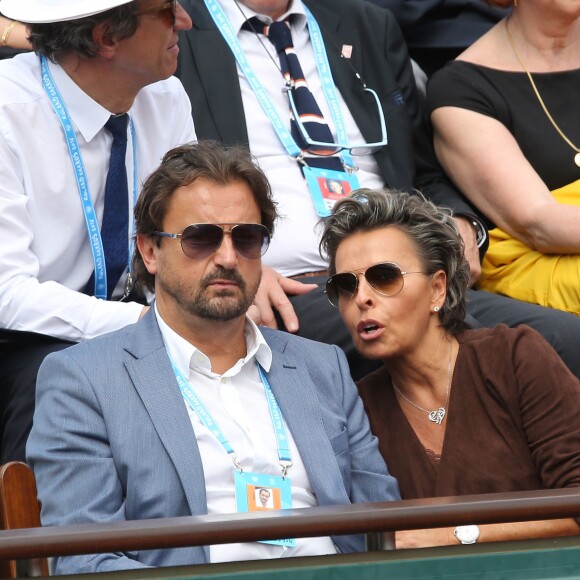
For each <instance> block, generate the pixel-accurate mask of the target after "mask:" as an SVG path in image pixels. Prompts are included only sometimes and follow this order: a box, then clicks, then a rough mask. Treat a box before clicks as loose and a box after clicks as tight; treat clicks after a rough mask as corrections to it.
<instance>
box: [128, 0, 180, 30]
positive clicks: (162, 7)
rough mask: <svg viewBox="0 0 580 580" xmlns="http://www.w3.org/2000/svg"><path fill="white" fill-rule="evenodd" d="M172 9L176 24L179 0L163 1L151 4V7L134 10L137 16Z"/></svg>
mask: <svg viewBox="0 0 580 580" xmlns="http://www.w3.org/2000/svg"><path fill="white" fill-rule="evenodd" d="M169 11H171V17H172V18H173V23H174V24H175V17H176V15H177V0H170V1H169V2H163V4H159V5H158V6H150V7H149V8H144V9H143V10H137V11H136V12H133V14H134V15H135V16H142V15H143V14H155V13H156V12H169Z"/></svg>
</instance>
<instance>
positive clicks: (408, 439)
mask: <svg viewBox="0 0 580 580" xmlns="http://www.w3.org/2000/svg"><path fill="white" fill-rule="evenodd" d="M324 228H325V229H324V234H323V237H322V242H321V247H322V249H323V250H324V252H325V253H326V254H327V255H328V258H329V262H330V272H331V274H333V275H332V276H331V277H330V278H329V279H328V282H327V284H326V291H327V294H328V298H329V300H330V301H331V303H332V304H334V305H335V306H337V307H338V308H339V310H340V313H341V315H342V318H343V320H344V322H345V323H346V325H347V327H348V329H349V331H350V333H351V334H352V337H353V340H354V342H355V345H356V346H357V348H358V350H359V351H360V352H361V353H362V354H364V355H366V356H368V357H369V358H373V359H381V360H383V361H384V366H383V367H382V368H380V369H379V370H377V371H375V372H374V373H373V374H371V375H368V376H367V377H365V378H364V379H363V380H362V381H360V382H359V390H360V394H361V397H362V399H363V401H364V403H365V407H366V410H367V413H368V415H369V419H370V422H371V427H372V429H373V432H374V433H375V435H377V437H378V438H379V442H380V449H381V452H382V454H383V456H384V458H385V460H386V461H387V463H388V465H389V468H390V470H391V471H392V473H393V475H395V476H396V477H397V479H398V481H399V486H400V490H401V496H402V497H403V498H406V499H411V498H420V497H435V496H451V495H465V494H481V493H491V492H506V491H519V490H534V489H549V488H561V487H572V486H580V421H579V417H580V382H579V381H578V379H577V378H576V377H574V376H573V375H572V374H571V373H570V371H569V370H568V369H567V368H566V366H565V365H564V364H563V363H562V361H561V360H560V359H559V357H558V355H557V354H556V353H555V351H554V350H553V349H552V348H551V347H550V345H548V343H547V342H545V341H544V339H543V338H542V337H541V336H540V335H539V334H537V333H536V332H535V331H534V330H532V329H530V328H529V327H526V326H521V327H518V328H515V329H510V328H507V327H506V326H498V327H496V328H494V329H481V330H469V329H468V328H467V327H466V325H465V323H464V322H463V319H464V314H465V291H466V288H467V282H468V278H469V273H468V267H467V264H466V262H465V260H464V258H463V247H462V243H461V240H460V237H459V235H458V232H457V230H456V227H455V225H454V222H453V220H452V218H451V216H450V215H449V214H448V213H445V212H443V211H441V210H438V209H437V208H436V207H435V206H434V205H433V204H431V203H429V202H427V201H425V199H424V198H422V197H421V196H420V195H409V194H406V193H397V192H389V191H373V190H367V189H362V190H358V191H357V192H355V193H354V194H353V195H352V196H351V197H350V198H347V199H344V200H341V201H339V202H338V203H337V204H336V205H335V207H334V209H333V212H332V215H331V216H330V217H329V218H327V220H326V221H325V223H324ZM578 531H579V527H578V525H577V523H576V522H575V520H573V519H567V520H553V521H540V522H520V523H510V524H494V525H484V526H481V527H480V528H477V526H475V525H474V526H460V527H458V528H455V529H453V528H444V529H434V530H416V531H405V532H399V533H398V534H397V546H398V547H412V546H435V545H445V544H453V543H458V542H461V543H473V542H474V541H477V540H479V541H496V540H506V539H523V538H537V537H548V536H559V535H573V534H577V533H578Z"/></svg>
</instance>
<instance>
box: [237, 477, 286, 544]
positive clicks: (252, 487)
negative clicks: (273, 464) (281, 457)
mask: <svg viewBox="0 0 580 580" xmlns="http://www.w3.org/2000/svg"><path fill="white" fill-rule="evenodd" d="M234 481H235V484H236V507H237V509H238V512H240V513H246V512H263V511H272V510H280V509H292V485H291V483H290V480H289V479H288V478H287V477H285V476H283V475H282V476H280V475H265V474H263V473H252V472H247V473H246V472H244V471H240V470H238V471H235V472H234ZM260 543H262V544H272V545H275V546H284V547H286V548H295V547H296V539H295V538H288V539H285V540H261V541H260Z"/></svg>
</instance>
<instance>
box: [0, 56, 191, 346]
mask: <svg viewBox="0 0 580 580" xmlns="http://www.w3.org/2000/svg"><path fill="white" fill-rule="evenodd" d="M49 69H50V71H51V73H52V75H53V78H54V82H55V84H56V85H57V87H58V89H59V91H60V93H61V95H62V97H63V100H64V102H65V104H66V107H67V109H68V112H69V115H70V118H71V120H72V122H73V125H74V128H75V133H76V136H77V139H78V142H79V146H80V149H81V153H82V158H83V161H84V164H85V169H86V174H87V176H88V182H89V188H90V192H91V197H92V201H93V204H94V207H95V213H96V215H97V218H98V221H99V223H101V220H102V214H103V208H104V189H105V181H106V176H107V171H108V166H109V156H110V150H111V144H112V136H111V134H110V133H109V132H108V131H107V130H106V129H104V125H105V123H106V122H107V120H108V119H109V116H110V112H109V111H107V110H106V109H104V108H103V107H102V106H101V105H99V104H98V103H97V102H96V101H94V100H93V99H92V98H91V97H89V96H88V95H87V94H86V93H85V92H83V91H82V90H81V89H80V88H79V87H78V86H77V85H76V84H75V83H74V82H73V81H72V79H71V78H70V77H69V76H68V75H67V74H66V73H65V71H64V70H63V69H62V68H61V67H60V66H58V65H55V64H52V63H49ZM103 82H107V81H106V79H103ZM129 115H130V118H131V120H132V122H133V125H134V127H135V135H136V157H137V159H136V162H137V179H138V184H137V190H139V189H140V187H141V183H142V182H143V181H144V179H145V178H146V177H147V176H148V175H149V174H150V173H151V172H152V171H153V170H154V169H155V168H156V167H157V166H158V165H159V163H160V161H161V158H162V156H163V155H164V153H166V152H167V150H169V149H170V148H172V147H174V146H176V145H180V144H182V143H185V142H187V141H191V140H194V139H195V132H194V129H193V121H192V119H191V107H190V103H189V99H188V98H187V95H186V94H185V91H184V90H183V87H182V86H181V83H180V82H179V81H178V80H177V79H176V78H169V79H167V80H165V81H161V82H158V83H154V84H152V85H149V86H147V87H145V88H144V89H142V90H141V91H140V92H139V94H138V95H137V98H136V99H135V102H134V104H133V107H132V108H131V110H130V111H129ZM133 161H134V160H133V143H132V139H131V136H130V131H129V143H128V146H127V168H128V169H127V175H128V178H129V195H130V203H129V207H130V208H131V211H132V207H133ZM132 221H133V219H132V215H131V216H130V219H129V224H132ZM0 232H1V234H0V328H6V329H14V330H25V331H32V332H38V333H42V334H47V335H51V336H55V337H57V338H62V339H68V340H73V341H79V340H83V339H88V338H92V337H94V336H97V335H100V334H103V333H105V332H109V331H112V330H116V329H118V328H121V327H123V326H125V325H126V324H128V323H132V322H135V321H136V320H137V319H138V317H139V314H140V312H141V310H142V306H141V305H139V304H136V303H120V302H115V301H105V300H99V299H96V298H94V297H92V296H87V295H85V294H82V293H81V292H79V291H80V290H82V289H83V288H84V287H85V285H86V284H87V282H88V280H89V278H90V276H91V273H92V271H93V256H92V252H91V247H90V244H89V239H88V233H87V228H86V225H85V217H84V213H83V209H82V206H81V202H80V197H79V192H78V187H77V181H76V177H75V173H74V171H73V168H72V164H71V160H70V157H69V153H68V150H67V147H66V141H65V137H64V132H63V129H62V127H61V125H60V122H59V121H58V119H57V117H56V115H55V113H54V110H53V108H52V105H51V103H50V101H49V99H48V97H47V95H46V93H45V91H44V88H43V86H42V83H41V73H40V59H39V57H38V56H36V55H35V54H33V53H29V54H23V55H20V56H17V57H15V58H13V59H10V60H4V61H2V62H0ZM131 234H132V232H130V235H131ZM123 283H124V277H123V280H122V281H121V282H120V283H119V287H118V289H117V295H119V294H120V292H119V290H121V291H122V286H123Z"/></svg>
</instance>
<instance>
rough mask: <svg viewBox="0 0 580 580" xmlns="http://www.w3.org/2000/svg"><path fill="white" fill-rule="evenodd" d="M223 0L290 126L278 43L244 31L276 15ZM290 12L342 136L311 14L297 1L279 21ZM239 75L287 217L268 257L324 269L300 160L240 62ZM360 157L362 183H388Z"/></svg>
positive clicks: (356, 134)
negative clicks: (320, 66) (321, 70)
mask: <svg viewBox="0 0 580 580" xmlns="http://www.w3.org/2000/svg"><path fill="white" fill-rule="evenodd" d="M218 1H219V3H220V6H221V7H222V8H223V10H224V12H225V14H226V17H227V18H228V20H229V21H230V24H231V25H232V27H233V29H234V30H235V31H237V32H238V41H239V43H240V45H241V47H242V49H243V50H244V53H245V55H246V57H247V59H248V62H249V64H250V67H251V69H252V71H253V72H254V73H255V74H256V76H257V77H258V79H259V80H260V82H261V84H262V86H263V87H264V89H265V91H266V93H267V94H268V96H269V98H270V100H271V101H272V103H273V105H274V107H275V109H276V110H277V112H278V114H279V116H280V118H281V119H288V126H290V116H289V109H288V107H289V105H288V97H287V96H286V93H285V92H283V90H282V89H283V88H284V86H285V84H284V79H283V77H282V74H281V73H280V70H279V69H278V66H277V65H278V63H279V61H278V55H277V54H276V50H275V48H274V46H273V45H272V43H271V42H270V41H269V40H268V39H267V38H265V37H261V39H262V41H263V43H260V41H259V40H258V38H257V37H256V35H255V34H254V33H253V32H250V31H246V30H241V27H242V25H243V23H244V21H245V18H246V17H247V18H251V17H252V16H260V18H261V19H263V20H264V22H267V23H270V22H272V19H271V18H269V17H268V16H262V15H259V14H257V13H256V12H254V11H252V10H250V9H249V8H247V7H246V6H243V5H241V4H240V7H241V9H242V10H243V14H242V12H240V9H239V8H238V7H237V6H236V3H235V2H234V1H233V0H218ZM290 14H294V15H296V16H294V17H293V18H292V22H291V28H292V39H293V42H294V48H295V51H296V54H297V55H298V58H299V59H300V65H301V66H302V70H303V72H304V76H305V78H306V81H307V83H308V87H309V89H310V90H311V92H312V94H313V95H314V97H315V99H316V102H317V103H318V106H319V107H320V110H321V111H322V113H323V115H324V117H325V119H326V121H327V122H328V124H329V126H330V129H331V131H332V134H333V136H334V138H335V139H336V131H335V128H334V125H333V123H332V117H331V115H330V111H329V108H328V103H327V101H326V98H325V97H324V92H323V90H322V83H321V81H320V77H319V75H318V70H317V68H316V61H315V58H314V51H313V49H312V45H311V42H310V35H309V33H308V28H307V24H306V23H307V20H306V13H305V11H304V6H303V4H302V2H301V1H300V0H293V2H292V3H291V6H290V10H289V11H288V12H287V13H285V14H284V15H282V16H281V17H280V19H279V20H284V18H286V17H287V16H288V15H290ZM353 75H354V73H353ZM238 78H239V83H240V88H241V93H242V102H243V105H244V112H245V115H246V123H247V127H248V137H249V143H250V150H251V151H252V154H253V155H254V156H255V157H256V158H257V159H258V161H259V164H260V167H261V168H262V169H263V170H264V172H265V173H266V175H267V176H268V179H269V180H270V184H271V185H272V191H273V193H274V199H275V200H276V202H277V203H278V212H279V214H280V216H281V217H280V219H279V220H278V221H277V222H276V231H275V233H274V237H273V239H272V242H271V244H270V248H269V249H268V252H267V253H266V255H265V256H264V259H263V261H264V263H265V264H267V265H268V266H271V267H272V268H274V269H276V270H277V271H278V272H280V273H281V274H283V275H285V276H293V275H295V274H299V273H302V272H312V271H318V270H324V269H326V268H327V267H328V264H327V262H326V261H325V260H323V259H322V258H321V257H320V254H319V252H318V244H319V241H320V234H321V232H320V230H319V229H318V227H317V223H318V221H319V218H318V216H317V214H316V212H315V210H314V205H313V202H312V198H311V196H310V192H309V191H308V188H307V186H306V180H305V179H304V177H303V176H302V172H301V171H300V168H299V167H298V164H297V162H296V161H294V159H292V158H291V157H289V156H288V154H287V153H286V150H285V149H284V147H283V146H282V143H281V142H280V139H279V138H278V135H277V134H276V132H275V131H274V129H273V128H272V125H271V123H270V120H269V119H268V117H267V116H266V114H265V113H264V111H263V109H262V107H261V105H260V103H259V102H258V99H257V98H256V96H255V95H254V92H253V91H252V88H251V87H250V85H249V83H248V81H247V80H246V78H245V76H244V75H243V73H242V71H241V69H240V67H239V66H238ZM337 93H338V95H337V96H338V100H339V103H340V105H341V108H342V111H343V118H344V122H345V126H346V130H347V133H348V139H349V143H352V144H360V143H364V142H365V139H364V137H363V136H362V134H361V132H360V131H359V129H358V127H357V125H356V123H355V121H354V119H353V117H352V115H351V114H350V111H349V110H348V107H347V105H346V103H345V102H344V99H343V98H342V97H341V95H340V93H339V92H338V91H337ZM354 161H355V165H356V166H357V167H359V171H358V172H357V176H358V179H359V182H360V185H361V187H371V188H380V187H384V181H383V178H382V177H381V176H380V173H379V167H378V165H377V163H376V161H375V158H374V157H373V156H372V155H364V156H355V157H354Z"/></svg>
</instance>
